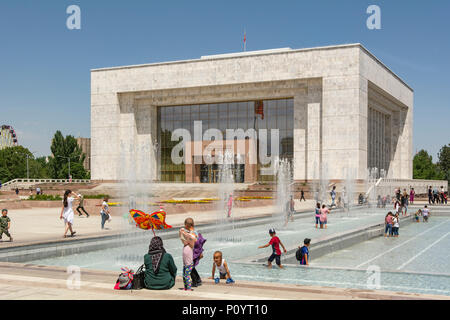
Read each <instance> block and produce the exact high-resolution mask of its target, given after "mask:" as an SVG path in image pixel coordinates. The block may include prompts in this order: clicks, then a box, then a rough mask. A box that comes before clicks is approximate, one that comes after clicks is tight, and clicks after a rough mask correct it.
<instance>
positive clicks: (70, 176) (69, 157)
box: [57, 156, 75, 179]
mask: <svg viewBox="0 0 450 320" xmlns="http://www.w3.org/2000/svg"><path fill="white" fill-rule="evenodd" d="M57 157H58V158H64V159H69V179H70V178H71V176H70V158H75V157H65V156H57Z"/></svg>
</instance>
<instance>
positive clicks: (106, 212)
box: [100, 197, 111, 230]
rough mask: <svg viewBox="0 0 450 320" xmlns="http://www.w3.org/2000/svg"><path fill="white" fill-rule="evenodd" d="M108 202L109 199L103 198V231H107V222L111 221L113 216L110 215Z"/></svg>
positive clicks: (101, 213) (101, 212)
mask: <svg viewBox="0 0 450 320" xmlns="http://www.w3.org/2000/svg"><path fill="white" fill-rule="evenodd" d="M108 201H109V197H104V198H103V202H102V209H101V211H100V215H101V217H102V230H103V229H105V222H106V221H111V214H110V213H109V205H108Z"/></svg>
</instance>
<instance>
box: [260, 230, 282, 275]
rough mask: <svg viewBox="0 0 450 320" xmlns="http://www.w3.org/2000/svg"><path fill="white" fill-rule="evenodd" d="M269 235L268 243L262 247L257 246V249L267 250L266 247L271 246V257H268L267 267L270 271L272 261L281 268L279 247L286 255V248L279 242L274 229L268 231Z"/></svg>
mask: <svg viewBox="0 0 450 320" xmlns="http://www.w3.org/2000/svg"><path fill="white" fill-rule="evenodd" d="M269 234H270V236H271V237H272V239H270V241H269V243H268V244H266V245H264V246H259V247H258V249H262V248H267V247H268V246H272V255H271V256H270V257H269V260H268V264H267V267H268V268H269V269H270V268H272V261H273V260H274V259H275V263H276V264H277V265H278V267H280V268H283V266H282V265H281V260H280V257H281V250H280V245H281V246H282V247H283V250H284V253H286V252H287V251H286V248H285V247H284V245H283V243H282V242H281V241H280V238H278V237H277V235H276V232H275V229H273V228H272V229H270V230H269Z"/></svg>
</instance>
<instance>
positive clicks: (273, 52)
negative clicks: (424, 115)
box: [91, 43, 414, 92]
mask: <svg viewBox="0 0 450 320" xmlns="http://www.w3.org/2000/svg"><path fill="white" fill-rule="evenodd" d="M354 47H359V48H361V49H362V50H364V52H366V53H367V54H368V55H369V56H370V57H371V58H372V59H374V60H375V62H377V63H378V64H379V65H380V66H381V67H383V68H384V69H386V70H387V71H388V72H389V73H391V74H392V75H393V76H394V77H395V78H397V79H398V80H399V81H400V82H401V83H403V84H404V85H405V86H406V87H407V88H408V89H410V90H411V91H413V92H414V89H412V88H411V87H410V86H409V85H408V84H407V83H406V82H405V81H404V80H403V79H402V78H401V77H399V76H398V75H397V74H396V73H395V72H393V71H392V70H391V69H389V68H388V67H387V66H386V65H385V64H384V63H383V62H381V60H380V59H378V58H377V57H376V56H375V55H373V54H372V53H371V52H370V51H369V50H368V49H366V48H365V47H364V46H363V45H362V44H361V43H351V44H341V45H331V46H322V47H313V48H303V49H291V48H278V49H267V50H256V51H242V52H234V53H224V54H215V55H206V56H201V57H200V59H187V60H175V61H166V62H153V63H145V64H137V65H128V66H118V67H106V68H96V69H91V72H99V71H109V70H121V69H132V68H142V67H150V66H161V65H171V64H182V63H190V62H201V61H210V60H223V59H238V58H246V57H249V56H262V55H276V54H286V53H297V52H308V51H319V50H333V49H345V48H354Z"/></svg>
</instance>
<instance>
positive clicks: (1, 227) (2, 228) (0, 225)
mask: <svg viewBox="0 0 450 320" xmlns="http://www.w3.org/2000/svg"><path fill="white" fill-rule="evenodd" d="M10 228H11V219H10V218H9V217H8V209H2V216H1V217H0V240H2V236H3V234H6V235H7V236H8V237H9V241H10V242H12V241H13V238H12V236H11V234H10V233H9V229H10Z"/></svg>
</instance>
